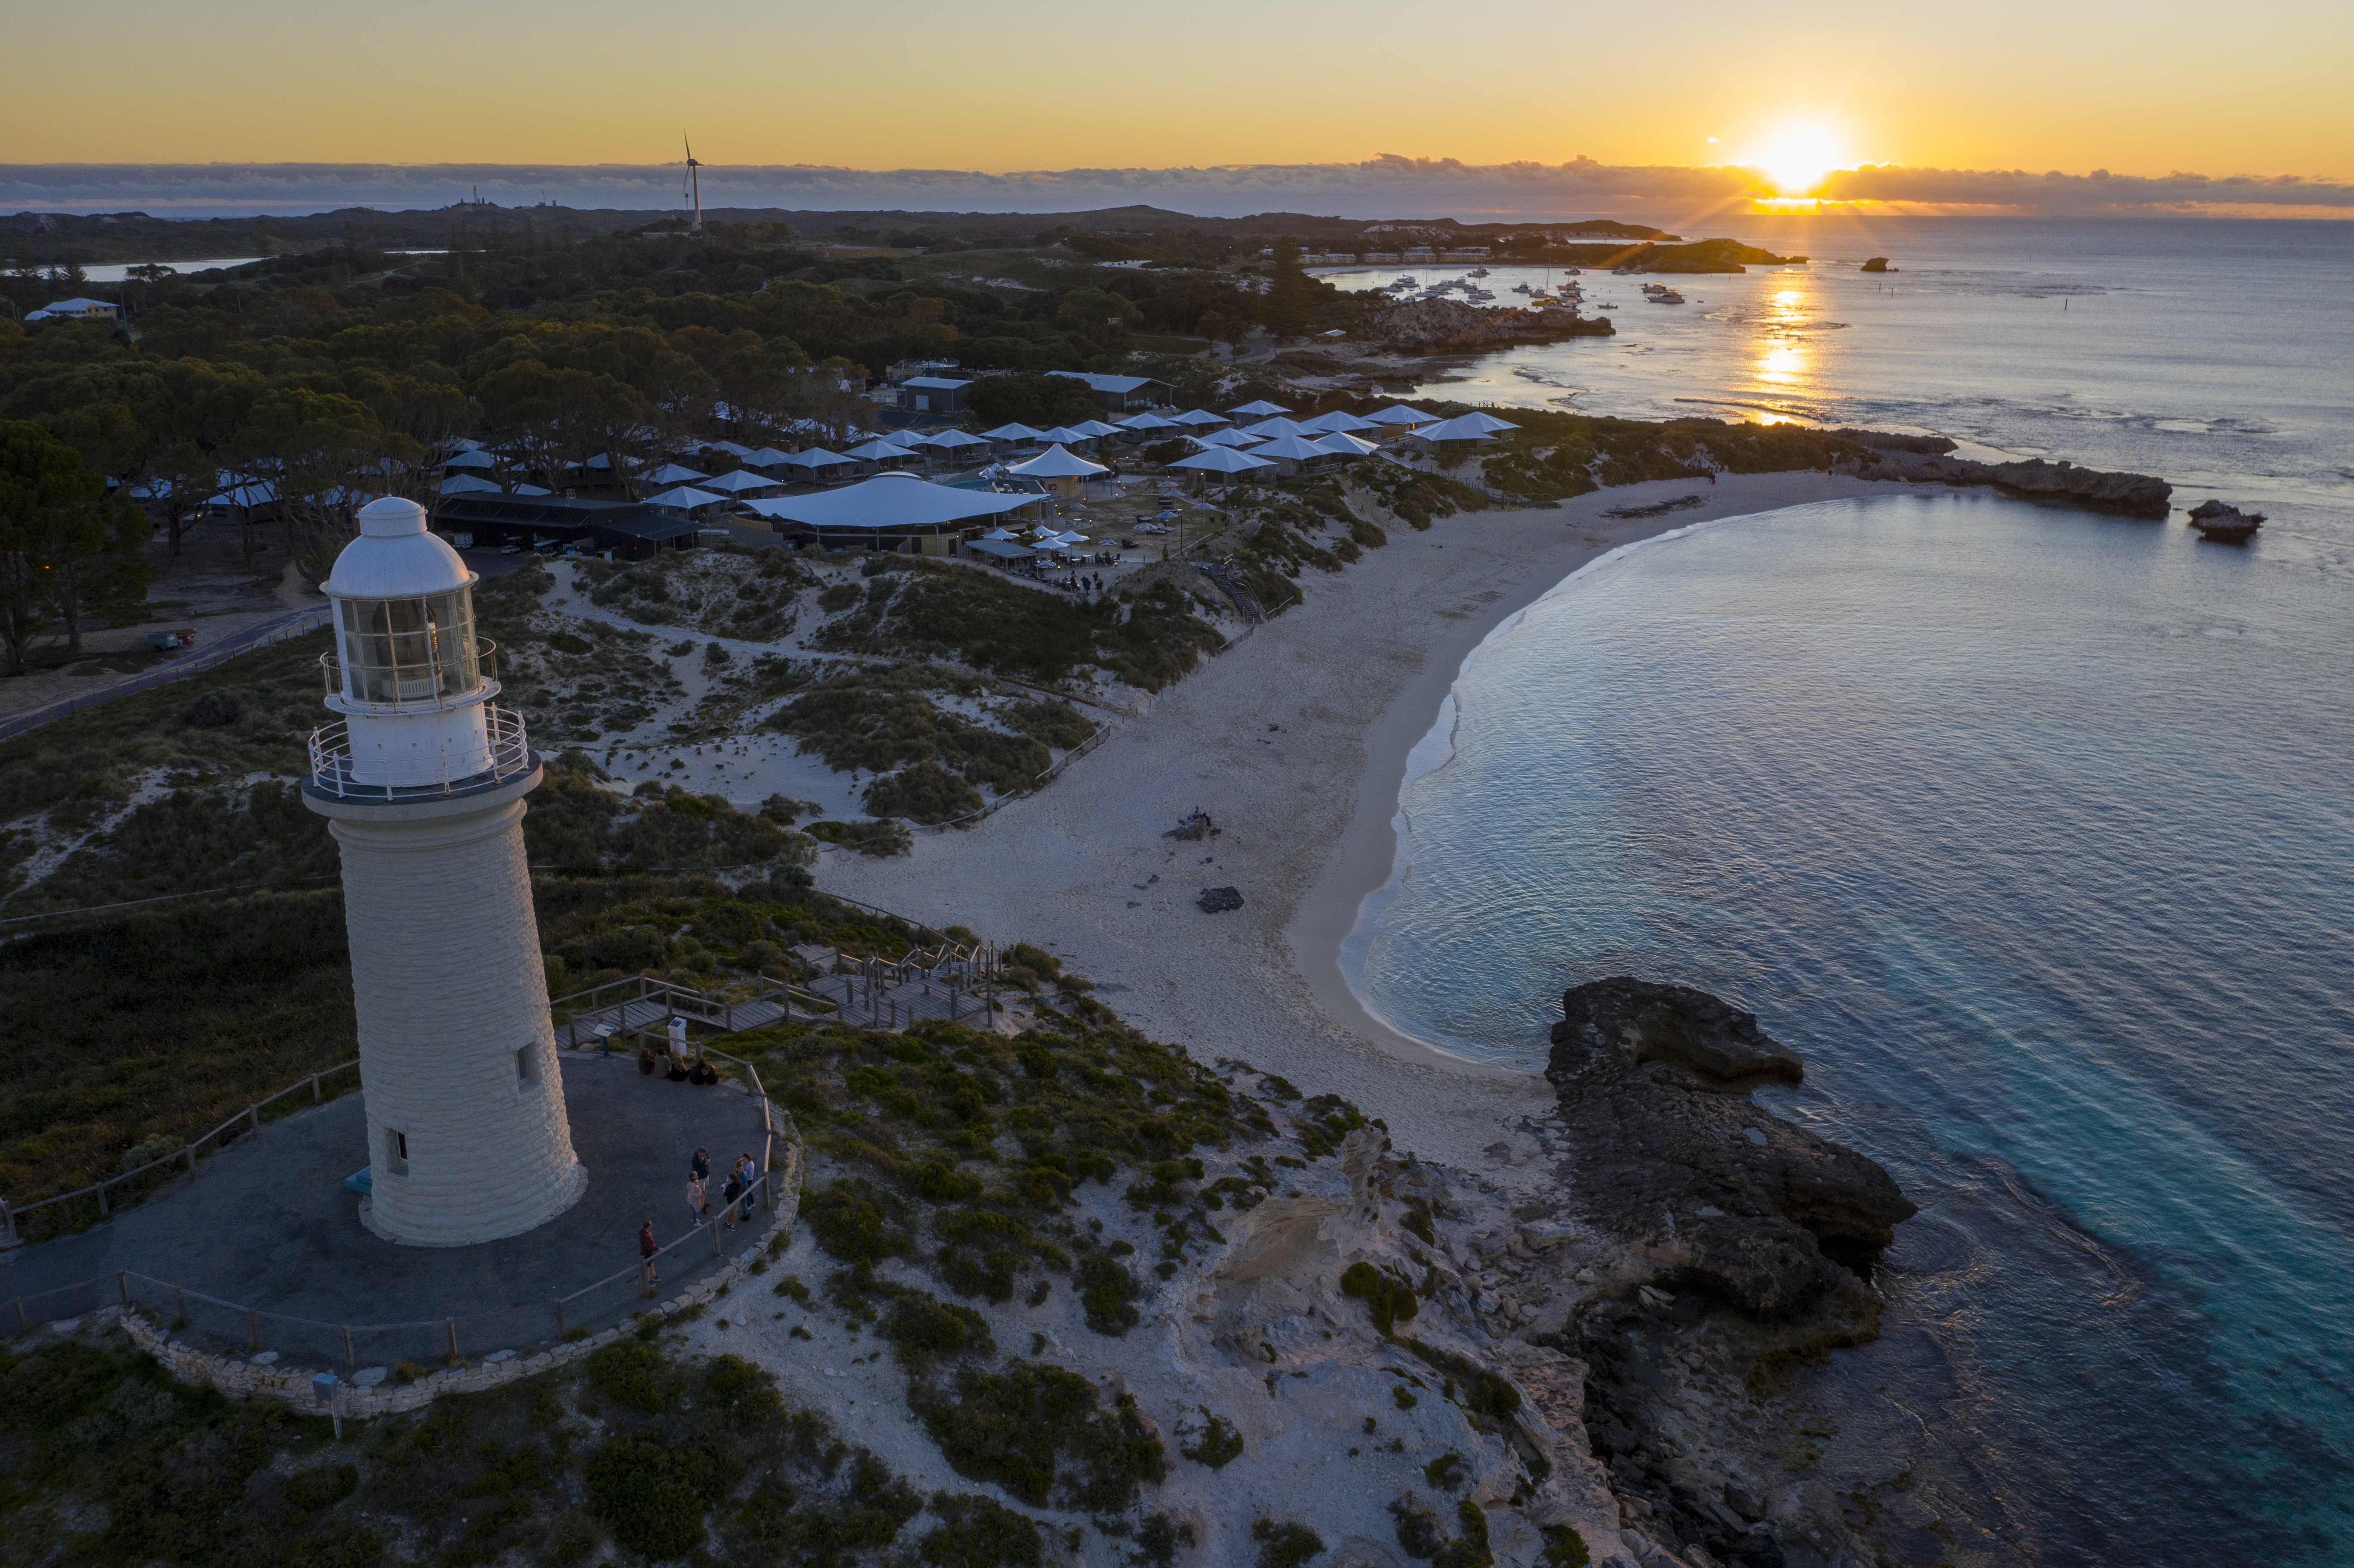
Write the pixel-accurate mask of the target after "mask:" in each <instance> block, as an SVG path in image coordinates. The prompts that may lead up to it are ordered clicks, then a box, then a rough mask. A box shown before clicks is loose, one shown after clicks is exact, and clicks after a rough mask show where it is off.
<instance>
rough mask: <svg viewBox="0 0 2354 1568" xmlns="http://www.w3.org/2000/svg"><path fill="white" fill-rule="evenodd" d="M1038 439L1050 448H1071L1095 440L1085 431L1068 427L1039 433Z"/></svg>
mask: <svg viewBox="0 0 2354 1568" xmlns="http://www.w3.org/2000/svg"><path fill="white" fill-rule="evenodd" d="M1038 439H1039V440H1042V441H1044V442H1045V443H1046V444H1047V445H1049V446H1056V447H1069V446H1076V445H1078V444H1079V443H1080V442H1082V441H1089V440H1094V439H1095V438H1094V437H1092V436H1090V435H1088V434H1087V432H1086V431H1085V430H1075V429H1071V428H1070V427H1069V426H1068V425H1056V426H1055V428H1054V429H1050V430H1041V431H1039V432H1038Z"/></svg>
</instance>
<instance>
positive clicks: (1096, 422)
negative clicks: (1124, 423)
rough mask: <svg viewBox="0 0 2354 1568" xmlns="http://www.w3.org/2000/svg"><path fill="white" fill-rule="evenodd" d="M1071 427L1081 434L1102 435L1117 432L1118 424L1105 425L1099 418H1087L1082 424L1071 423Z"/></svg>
mask: <svg viewBox="0 0 2354 1568" xmlns="http://www.w3.org/2000/svg"><path fill="white" fill-rule="evenodd" d="M1071 429H1074V430H1076V431H1077V432H1078V433H1079V434H1081V435H1083V436H1095V437H1102V436H1116V435H1118V434H1119V426H1118V425H1107V424H1105V423H1104V422H1103V421H1102V420H1101V419H1088V420H1087V421H1086V422H1084V423H1082V424H1076V425H1073V426H1072V427H1071Z"/></svg>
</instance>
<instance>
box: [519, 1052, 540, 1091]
mask: <svg viewBox="0 0 2354 1568" xmlns="http://www.w3.org/2000/svg"><path fill="white" fill-rule="evenodd" d="M515 1082H516V1083H518V1084H521V1085H523V1086H525V1087H526V1088H528V1087H530V1086H532V1085H534V1084H535V1083H537V1082H539V1052H538V1050H537V1049H536V1048H535V1047H534V1046H530V1045H526V1046H525V1047H524V1048H523V1049H522V1050H520V1051H517V1052H516V1053H515Z"/></svg>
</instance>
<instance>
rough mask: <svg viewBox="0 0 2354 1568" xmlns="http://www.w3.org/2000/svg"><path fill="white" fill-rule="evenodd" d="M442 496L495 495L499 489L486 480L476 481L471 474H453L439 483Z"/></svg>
mask: <svg viewBox="0 0 2354 1568" xmlns="http://www.w3.org/2000/svg"><path fill="white" fill-rule="evenodd" d="M441 493H442V494H444V495H496V494H498V493H499V487H498V486H497V485H495V484H493V483H492V482H490V481H489V480H487V479H477V478H475V477H474V476H473V475H472V474H471V473H453V474H451V476H450V477H449V478H447V479H445V480H443V481H442V482H441Z"/></svg>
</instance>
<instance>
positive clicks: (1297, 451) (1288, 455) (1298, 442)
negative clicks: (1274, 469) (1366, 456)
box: [1250, 436, 1332, 464]
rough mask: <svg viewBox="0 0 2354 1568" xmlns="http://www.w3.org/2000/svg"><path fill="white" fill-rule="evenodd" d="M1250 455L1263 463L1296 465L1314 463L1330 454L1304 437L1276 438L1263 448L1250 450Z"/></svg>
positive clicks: (1258, 447)
mask: <svg viewBox="0 0 2354 1568" xmlns="http://www.w3.org/2000/svg"><path fill="white" fill-rule="evenodd" d="M1250 455H1251V456H1252V457H1254V458H1257V459H1259V460H1261V461H1267V462H1276V463H1295V464H1296V463H1303V462H1314V461H1316V460H1317V459H1319V458H1328V457H1331V455H1332V454H1331V452H1328V451H1326V450H1324V449H1323V448H1322V447H1320V446H1318V445H1317V444H1316V443H1315V442H1314V441H1311V440H1309V439H1308V438H1307V437H1305V436H1278V437H1276V438H1275V440H1271V441H1269V442H1267V444H1266V445H1265V446H1257V447H1253V448H1251V450H1250Z"/></svg>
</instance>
